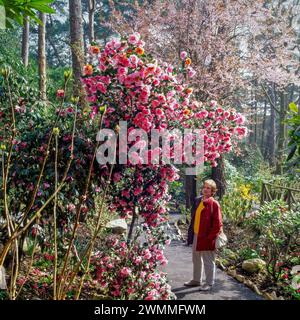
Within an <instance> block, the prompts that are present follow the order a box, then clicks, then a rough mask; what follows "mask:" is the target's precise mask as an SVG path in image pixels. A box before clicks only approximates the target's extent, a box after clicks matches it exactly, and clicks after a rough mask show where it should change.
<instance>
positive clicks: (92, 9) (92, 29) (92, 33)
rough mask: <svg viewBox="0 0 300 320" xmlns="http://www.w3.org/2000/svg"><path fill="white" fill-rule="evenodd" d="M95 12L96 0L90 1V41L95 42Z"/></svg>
mask: <svg viewBox="0 0 300 320" xmlns="http://www.w3.org/2000/svg"><path fill="white" fill-rule="evenodd" d="M95 10H96V0H89V41H90V44H91V43H93V42H94V41H95Z"/></svg>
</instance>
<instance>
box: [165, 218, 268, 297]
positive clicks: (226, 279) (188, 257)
mask: <svg viewBox="0 0 300 320" xmlns="http://www.w3.org/2000/svg"><path fill="white" fill-rule="evenodd" d="M178 218H179V215H171V218H170V225H171V228H172V232H177V231H176V229H175V227H174V222H175V221H176V219H178ZM165 255H166V258H167V259H168V260H169V263H168V264H167V265H166V266H165V267H164V268H163V271H164V272H166V273H167V274H168V279H169V283H170V285H171V287H172V291H173V292H174V293H175V294H176V296H177V299H178V300H262V299H263V298H262V297H260V296H259V295H257V294H256V293H254V292H253V291H252V290H251V289H249V288H248V287H246V286H245V285H243V284H241V283H240V282H238V281H236V280H235V279H233V278H232V277H230V276H229V275H227V273H225V272H223V271H222V270H220V269H218V268H217V272H216V283H215V286H214V288H213V290H212V291H210V292H200V291H199V289H198V288H197V287H192V288H188V287H185V286H184V285H183V283H184V282H185V281H188V280H190V279H191V276H192V248H191V246H187V245H186V244H185V242H184V241H182V240H173V241H172V243H171V245H170V246H168V247H167V248H166V251H165Z"/></svg>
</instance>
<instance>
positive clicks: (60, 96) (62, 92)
mask: <svg viewBox="0 0 300 320" xmlns="http://www.w3.org/2000/svg"><path fill="white" fill-rule="evenodd" d="M56 96H57V97H58V98H63V97H64V96H65V91H64V90H62V89H58V90H57V91H56Z"/></svg>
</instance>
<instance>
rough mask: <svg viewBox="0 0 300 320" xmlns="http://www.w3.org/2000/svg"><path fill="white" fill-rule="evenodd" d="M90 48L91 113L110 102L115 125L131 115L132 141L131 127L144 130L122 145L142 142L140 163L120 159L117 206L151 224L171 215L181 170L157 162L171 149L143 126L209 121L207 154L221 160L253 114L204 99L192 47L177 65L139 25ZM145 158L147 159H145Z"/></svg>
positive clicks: (109, 119) (108, 122) (108, 119)
mask: <svg viewBox="0 0 300 320" xmlns="http://www.w3.org/2000/svg"><path fill="white" fill-rule="evenodd" d="M90 52H91V54H92V55H93V56H94V59H93V62H94V63H93V64H89V65H86V66H85V67H84V77H83V79H82V82H83V84H84V87H85V89H86V92H87V96H88V98H87V99H88V101H89V102H90V105H91V107H90V111H89V112H90V118H91V119H93V120H95V119H97V116H98V115H99V114H101V112H102V110H103V108H105V110H106V112H105V115H104V120H103V127H104V128H110V129H115V128H118V126H119V121H126V122H127V126H128V137H127V138H128V141H130V139H129V137H130V135H134V136H137V137H136V139H135V140H134V141H132V142H129V143H128V145H125V146H124V145H118V148H121V152H124V153H127V152H128V151H129V149H130V147H132V146H133V145H135V146H138V147H139V152H135V154H134V157H133V158H134V160H135V163H130V162H129V163H128V164H127V165H124V164H122V165H118V161H117V164H116V165H115V166H114V168H113V175H112V177H113V182H115V183H113V184H112V187H111V192H110V195H111V199H110V201H111V209H113V210H116V211H117V212H118V213H119V214H120V215H121V216H123V217H131V216H134V215H135V214H136V212H139V214H140V215H141V216H143V218H144V219H145V221H146V222H147V223H148V224H149V225H151V226H155V225H158V224H159V223H161V222H163V221H164V220H165V218H164V215H165V213H166V209H165V207H166V202H167V201H168V200H169V199H170V198H169V196H168V183H169V182H172V181H174V180H176V179H178V178H179V176H178V174H177V169H176V168H175V167H174V166H173V165H172V164H164V163H163V162H162V161H160V162H159V164H152V163H151V159H153V158H154V157H155V156H162V155H163V154H164V151H165V150H163V149H162V148H161V147H157V148H156V149H155V150H148V149H147V148H146V147H145V146H147V145H148V144H147V141H145V138H144V137H140V136H138V131H137V130H138V129H143V130H144V131H145V132H146V133H147V139H148V140H150V133H151V130H152V129H157V130H158V131H159V132H164V131H166V130H169V131H170V130H172V129H176V128H177V129H180V130H183V129H187V128H189V129H202V130H203V132H204V136H203V138H204V154H203V155H201V156H202V160H203V161H204V162H207V163H210V164H211V165H212V166H216V165H217V162H216V159H217V158H218V157H220V155H221V154H222V153H226V152H229V151H230V150H231V149H232V147H233V145H234V143H236V138H242V137H244V136H245V135H246V133H247V129H246V127H244V126H243V124H244V121H245V118H244V117H243V116H242V115H241V114H239V113H238V112H236V110H235V109H233V108H228V109H224V108H222V107H221V106H219V105H218V104H217V102H216V101H211V102H208V103H201V102H198V101H196V100H195V99H194V98H193V88H190V87H189V85H188V83H187V80H186V79H187V78H188V77H193V76H194V74H195V72H194V70H193V69H192V67H191V63H192V61H191V59H190V58H189V57H188V55H187V53H186V52H182V53H181V59H182V62H181V65H180V66H179V68H177V69H176V68H175V66H172V65H170V64H168V63H161V62H159V61H157V60H156V59H155V58H153V57H151V56H150V55H148V54H147V53H146V52H145V50H144V42H143V41H142V40H141V39H140V35H139V34H138V33H136V34H133V35H131V36H129V37H128V39H122V40H120V41H119V40H115V39H114V40H112V41H110V42H108V43H107V44H106V46H105V48H103V49H102V50H100V48H99V47H97V46H92V47H91V49H90ZM175 139H176V135H173V136H171V140H172V141H174V140H175ZM168 151H169V153H170V160H174V158H175V155H176V154H177V150H176V148H175V146H174V144H170V150H168ZM143 156H144V157H143ZM144 158H146V159H147V160H148V162H147V164H143V161H142V159H144ZM184 160H185V159H184V156H183V161H184ZM102 169H103V173H102V174H103V175H107V174H108V172H109V169H108V166H105V165H104V166H103V167H102ZM120 186H121V187H120Z"/></svg>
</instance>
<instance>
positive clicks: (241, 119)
mask: <svg viewBox="0 0 300 320" xmlns="http://www.w3.org/2000/svg"><path fill="white" fill-rule="evenodd" d="M235 122H236V123H237V124H240V125H241V124H244V123H245V116H243V115H242V114H239V115H238V117H237V118H236V120H235Z"/></svg>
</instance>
